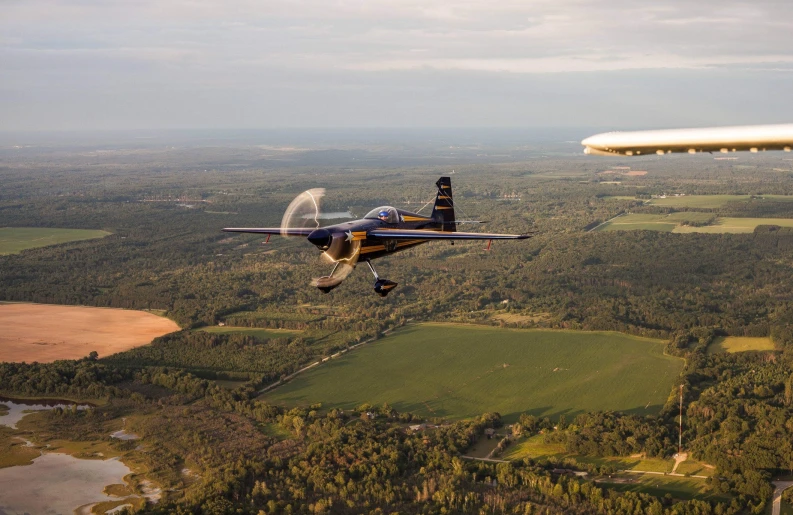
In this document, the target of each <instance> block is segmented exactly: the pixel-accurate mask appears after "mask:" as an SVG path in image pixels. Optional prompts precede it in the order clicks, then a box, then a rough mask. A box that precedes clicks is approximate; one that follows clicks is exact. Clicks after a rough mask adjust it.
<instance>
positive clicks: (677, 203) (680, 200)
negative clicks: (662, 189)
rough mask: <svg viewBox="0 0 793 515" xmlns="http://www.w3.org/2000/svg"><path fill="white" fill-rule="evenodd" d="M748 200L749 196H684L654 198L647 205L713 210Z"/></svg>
mask: <svg viewBox="0 0 793 515" xmlns="http://www.w3.org/2000/svg"><path fill="white" fill-rule="evenodd" d="M750 198H751V196H750V195H685V196H682V197H667V198H654V199H652V200H651V201H650V202H649V204H650V205H651V206H666V207H698V208H701V209H715V208H718V207H722V206H723V205H724V204H726V203H727V202H738V201H746V200H749V199H750Z"/></svg>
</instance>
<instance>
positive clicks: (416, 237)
mask: <svg viewBox="0 0 793 515" xmlns="http://www.w3.org/2000/svg"><path fill="white" fill-rule="evenodd" d="M435 186H436V187H437V190H438V191H437V194H436V195H435V205H434V206H433V209H432V213H431V214H430V216H424V215H420V214H418V213H412V212H410V211H405V210H403V209H397V208H395V207H391V206H381V207H378V208H375V209H373V210H371V211H370V212H369V213H367V214H366V215H365V216H364V217H363V218H362V219H360V220H354V221H351V222H344V223H340V224H335V225H329V226H327V227H319V222H318V219H319V204H318V199H319V197H321V195H322V194H324V190H308V191H306V192H304V193H303V194H301V195H299V196H298V197H297V198H296V199H295V200H293V201H292V203H291V204H290V206H289V208H287V211H286V213H285V214H284V219H283V221H282V223H281V227H273V228H237V227H229V228H226V229H223V231H224V232H239V233H253V234H267V241H269V239H270V235H273V234H280V235H282V236H302V237H305V238H306V239H307V240H308V241H309V243H311V244H313V245H315V246H316V247H317V248H318V249H319V250H321V251H322V255H323V256H324V257H325V258H327V259H328V260H329V261H330V262H331V263H333V264H334V267H333V270H332V271H331V273H330V274H329V275H327V276H324V277H320V278H318V279H315V280H314V283H313V284H314V286H316V287H317V288H319V289H320V290H321V291H323V292H324V293H329V292H330V291H331V290H333V289H334V288H336V287H338V286H339V285H340V284H341V282H342V281H343V280H344V279H345V278H346V277H347V276H348V275H349V274H350V273H351V272H352V270H353V269H354V268H355V265H356V264H357V262H358V260H359V259H363V261H365V262H366V264H367V265H368V266H369V270H371V271H372V274H373V275H374V279H375V283H374V291H375V292H376V293H377V294H378V295H380V296H381V297H385V296H386V295H388V293H389V292H390V291H391V290H393V289H394V288H395V287H396V286H397V284H398V283H396V282H393V281H389V280H388V279H384V278H382V277H380V275H378V273H377V271H376V270H375V269H374V266H372V260H374V259H377V258H381V257H384V256H388V255H391V254H394V253H395V252H400V251H402V250H405V249H409V248H412V247H415V246H417V245H421V244H422V243H427V242H430V241H437V240H449V241H451V243H452V245H454V242H455V241H456V240H488V246H487V248H488V249H489V248H490V243H491V242H492V240H525V239H526V238H530V237H531V235H530V234H496V233H478V232H460V231H458V230H457V225H458V224H462V223H481V222H470V221H458V220H456V219H455V217H454V200H453V197H452V182H451V179H450V178H449V177H441V178H440V179H438V181H437V182H436V183H435ZM303 202H307V203H308V204H309V205H311V206H313V209H314V210H315V212H314V217H313V218H314V221H315V222H316V223H317V227H316V228H302V227H301V228H292V227H289V225H290V222H289V220H290V219H292V218H293V216H294V213H295V212H296V210H298V208H299V205H300V204H301V203H303ZM419 211H420V210H419ZM302 218H310V215H305V216H302Z"/></svg>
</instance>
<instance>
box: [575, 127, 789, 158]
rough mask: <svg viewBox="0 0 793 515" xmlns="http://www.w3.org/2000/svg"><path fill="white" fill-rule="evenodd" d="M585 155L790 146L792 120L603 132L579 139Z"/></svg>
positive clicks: (746, 149) (781, 148)
mask: <svg viewBox="0 0 793 515" xmlns="http://www.w3.org/2000/svg"><path fill="white" fill-rule="evenodd" d="M581 144H582V145H584V153H585V154H596V155H603V156H617V155H621V156H644V155H648V154H649V155H653V154H658V155H663V154H671V153H680V152H682V153H689V154H697V153H700V152H711V153H712V152H720V153H723V154H727V153H731V152H740V151H749V152H765V151H766V150H783V151H785V152H790V149H791V148H792V147H793V123H789V124H782V125H743V126H736V127H707V128H701V129H668V130H655V131H628V132H604V133H602V134H596V135H594V136H590V137H589V138H587V139H585V140H584V141H582V142H581Z"/></svg>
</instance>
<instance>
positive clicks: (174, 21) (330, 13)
mask: <svg viewBox="0 0 793 515" xmlns="http://www.w3.org/2000/svg"><path fill="white" fill-rule="evenodd" d="M0 12H1V13H2V14H0V130H30V129H33V130H42V129H55V130H60V129H122V128H134V129H138V128H269V127H444V126H468V127H480V126H498V127H541V126H601V127H623V128H628V127H637V128H638V127H647V128H652V127H666V126H702V125H710V124H731V123H773V122H793V103H792V102H791V92H793V2H790V1H789V0H755V1H743V2H730V1H724V0H719V1H714V0H700V1H698V2H692V1H691V0H685V1H682V0H672V1H656V2H646V1H642V0H631V1H627V0H611V1H608V2H603V1H602V0H598V1H594V0H592V1H590V0H552V1H551V0H549V1H545V0H542V1H536V0H526V1H513V0H499V1H492V0H491V1H483V0H482V1H480V0H443V1H438V2H433V1H431V0H429V1H428V0H421V1H420V0H406V1H398V0H358V1H352V0H288V1H268V0H250V1H248V0H228V1H219V0H217V1H205V0H156V1H155V0H0Z"/></svg>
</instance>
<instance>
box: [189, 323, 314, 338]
mask: <svg viewBox="0 0 793 515" xmlns="http://www.w3.org/2000/svg"><path fill="white" fill-rule="evenodd" d="M199 331H204V332H205V333H213V334H232V333H243V334H246V335H248V336H253V337H254V338H256V339H257V340H269V339H270V338H289V337H290V336H294V335H296V334H300V332H301V331H293V330H291V329H259V328H257V327H234V326H228V325H226V326H222V327H221V326H216V325H215V326H210V327H202V328H201V329H199Z"/></svg>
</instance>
